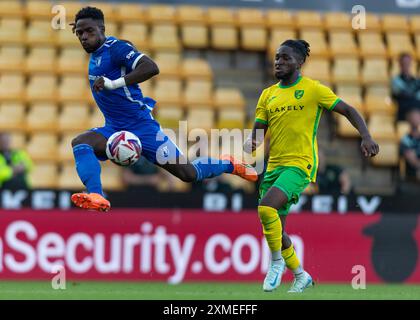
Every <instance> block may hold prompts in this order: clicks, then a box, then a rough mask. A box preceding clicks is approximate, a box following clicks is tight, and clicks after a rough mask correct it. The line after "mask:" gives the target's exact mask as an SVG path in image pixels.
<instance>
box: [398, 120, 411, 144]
mask: <svg viewBox="0 0 420 320" xmlns="http://www.w3.org/2000/svg"><path fill="white" fill-rule="evenodd" d="M409 132H410V124H409V123H408V121H398V122H397V137H398V141H400V140H401V139H402V137H404V136H405V135H406V134H408V133H409Z"/></svg>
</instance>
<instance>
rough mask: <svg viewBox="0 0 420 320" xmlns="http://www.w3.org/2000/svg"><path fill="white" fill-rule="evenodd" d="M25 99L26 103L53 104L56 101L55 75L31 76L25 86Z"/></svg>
mask: <svg viewBox="0 0 420 320" xmlns="http://www.w3.org/2000/svg"><path fill="white" fill-rule="evenodd" d="M25 99H26V101H28V102H34V101H44V102H46V101H48V102H55V101H56V99H57V79H56V77H55V75H49V74H35V75H33V76H32V77H31V78H30V79H29V82H28V85H27V86H26V93H25Z"/></svg>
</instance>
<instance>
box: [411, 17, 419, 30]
mask: <svg viewBox="0 0 420 320" xmlns="http://www.w3.org/2000/svg"><path fill="white" fill-rule="evenodd" d="M410 30H411V32H412V33H413V34H415V33H420V15H413V16H410Z"/></svg>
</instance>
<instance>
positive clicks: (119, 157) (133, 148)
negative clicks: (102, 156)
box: [106, 131, 141, 166]
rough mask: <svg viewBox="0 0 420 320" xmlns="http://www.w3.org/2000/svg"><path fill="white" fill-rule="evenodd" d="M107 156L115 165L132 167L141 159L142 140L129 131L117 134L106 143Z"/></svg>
mask: <svg viewBox="0 0 420 320" xmlns="http://www.w3.org/2000/svg"><path fill="white" fill-rule="evenodd" d="M106 155H107V156H108V159H109V160H111V161H112V162H114V163H115V164H118V165H120V166H131V165H132V164H134V163H136V162H137V160H139V158H140V155H141V142H140V139H139V138H137V136H136V135H134V134H133V133H131V132H129V131H118V132H115V133H114V134H113V135H112V136H110V137H109V139H108V141H107V143H106Z"/></svg>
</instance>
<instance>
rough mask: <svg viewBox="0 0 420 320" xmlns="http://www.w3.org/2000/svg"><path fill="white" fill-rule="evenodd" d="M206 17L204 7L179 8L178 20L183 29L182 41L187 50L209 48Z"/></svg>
mask: <svg viewBox="0 0 420 320" xmlns="http://www.w3.org/2000/svg"><path fill="white" fill-rule="evenodd" d="M206 19H207V18H206V15H205V11H204V9H203V8H202V7H198V6H185V5H184V6H182V5H181V6H179V7H178V9H177V20H178V23H179V25H180V29H181V41H182V44H183V46H184V47H187V48H197V49H200V48H203V49H204V48H207V47H208V46H209V37H208V29H207V25H206Z"/></svg>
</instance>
